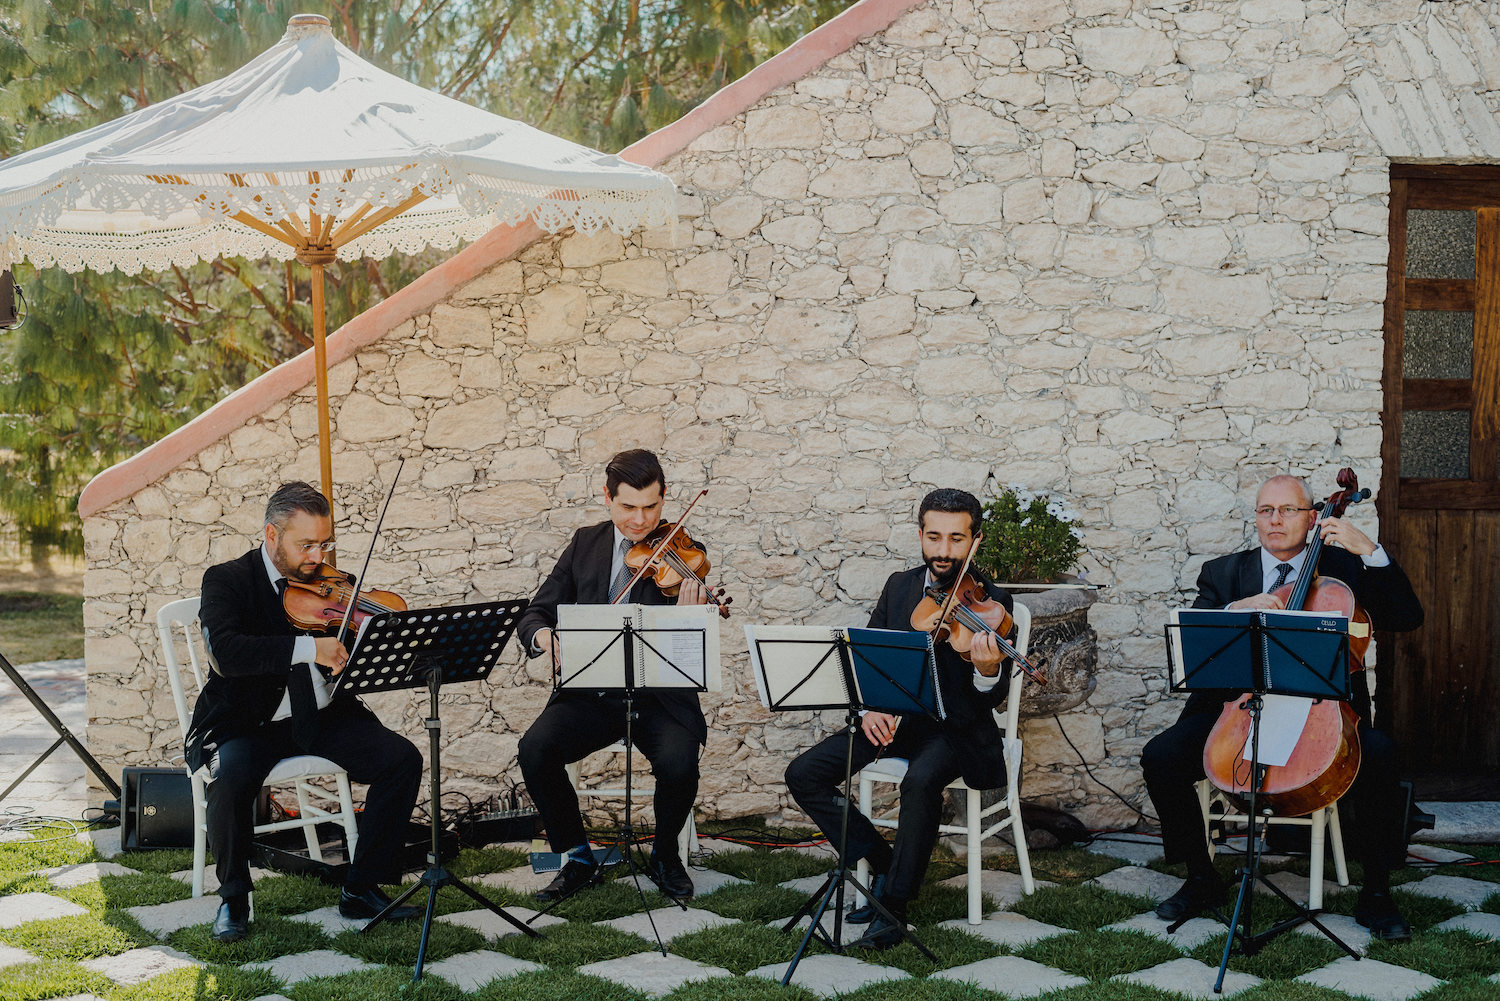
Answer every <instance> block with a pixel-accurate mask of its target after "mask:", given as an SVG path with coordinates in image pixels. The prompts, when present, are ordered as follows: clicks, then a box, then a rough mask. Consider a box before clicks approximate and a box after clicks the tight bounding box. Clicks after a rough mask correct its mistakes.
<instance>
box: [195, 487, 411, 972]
mask: <svg viewBox="0 0 1500 1001" xmlns="http://www.w3.org/2000/svg"><path fill="white" fill-rule="evenodd" d="M333 548H334V542H333V520H332V517H331V510H330V508H329V504H328V501H327V500H326V499H325V498H324V497H323V495H322V494H321V493H319V492H318V491H317V490H316V489H315V488H314V487H312V486H311V485H309V484H307V483H302V482H295V483H284V484H282V485H281V486H280V487H279V488H277V490H276V492H275V493H273V494H272V495H271V499H270V501H269V502H267V504H266V519H265V533H264V539H263V540H262V542H261V544H260V545H258V546H256V547H255V548H253V549H251V550H250V551H249V552H247V553H245V555H243V556H241V557H239V558H238V559H235V560H230V561H229V562H228V563H220V564H218V565H217V566H213V567H209V569H208V570H207V571H206V572H205V573H204V574H203V595H202V603H201V606H200V609H199V613H198V618H199V621H200V622H201V623H202V626H203V639H204V641H205V644H206V645H207V648H208V662H209V667H210V672H209V676H208V680H207V681H205V682H204V684H203V690H202V691H201V692H200V693H199V694H198V702H197V705H196V706H195V707H194V709H193V722H192V725H191V726H190V727H189V728H188V735H187V748H186V752H187V753H186V758H187V763H188V767H189V768H190V769H192V770H194V771H197V770H199V769H205V770H206V775H207V777H208V779H209V784H208V840H209V846H210V847H211V848H212V849H213V853H214V860H215V871H216V873H217V875H218V879H219V897H220V900H221V903H220V905H219V911H218V915H217V917H216V918H215V919H214V925H213V937H214V938H215V939H216V940H218V941H220V942H235V941H238V940H239V939H242V938H244V937H245V936H246V935H247V934H248V933H249V920H250V904H249V894H250V850H251V841H252V839H253V834H252V828H253V826H254V822H255V803H256V799H257V798H258V796H259V793H260V788H261V785H262V783H263V782H264V781H265V778H266V776H267V775H268V774H270V772H271V769H272V768H273V767H274V766H275V765H276V763H277V762H278V761H280V760H281V759H283V758H288V757H292V756H294V755H299V754H312V755H316V756H318V757H322V758H327V759H329V760H330V761H333V762H334V763H335V764H337V765H338V766H339V767H341V768H343V769H345V770H346V771H347V772H348V773H349V778H350V779H352V780H353V781H355V782H362V783H368V784H369V791H368V793H367V795H366V797H365V809H364V813H363V814H362V815H361V817H360V821H359V838H358V840H357V844H356V847H355V850H354V858H353V859H352V860H351V863H350V865H349V871H348V874H347V876H346V877H345V880H344V889H343V892H342V893H341V894H340V895H339V913H340V914H341V915H343V916H344V917H346V918H354V919H364V918H373V917H374V916H375V915H376V914H378V913H379V912H380V911H381V910H382V909H384V907H385V905H386V904H388V903H390V898H389V897H387V896H386V895H385V893H384V892H383V891H382V890H381V889H380V883H382V882H387V883H394V882H397V881H399V879H400V870H399V868H398V867H397V866H396V864H395V863H396V861H397V853H398V851H399V850H400V849H401V847H402V844H403V841H404V838H403V835H404V833H405V829H406V824H407V822H408V821H409V820H410V819H411V812H412V807H413V806H414V805H415V803H416V800H417V788H418V786H419V785H420V784H421V780H422V756H421V755H420V754H419V753H418V752H417V749H416V747H415V746H413V744H412V742H411V741H409V740H407V739H406V738H405V737H402V736H401V735H400V734H397V733H394V732H392V731H391V730H389V729H387V728H386V727H385V726H384V725H383V724H381V722H380V720H378V719H376V718H375V714H374V713H372V712H370V710H369V709H367V708H365V706H364V705H363V704H362V703H361V702H360V701H359V700H358V699H357V698H355V697H354V696H353V695H352V694H348V693H346V692H340V693H339V694H338V695H337V696H335V697H332V698H330V696H329V686H328V684H327V683H326V682H325V677H324V670H326V673H327V674H328V675H329V676H333V675H337V674H338V673H340V672H341V671H343V669H344V666H345V664H346V663H348V660H349V654H348V651H346V650H345V649H344V646H343V644H342V643H340V642H339V641H338V640H337V639H335V638H333V637H330V636H310V635H302V634H299V630H298V629H297V628H296V627H295V626H293V625H292V624H291V622H290V621H289V620H288V619H287V616H286V612H285V611H283V609H282V602H281V595H282V592H283V591H284V590H285V589H286V586H287V582H288V581H301V582H307V581H311V580H313V579H314V578H316V577H317V576H318V573H319V571H320V570H321V568H322V564H323V559H324V557H325V556H326V555H327V554H328V553H330V552H332V551H333ZM320 669H322V670H320ZM415 913H416V911H415V909H414V908H411V907H402V908H398V909H397V911H396V912H394V913H393V914H392V915H391V918H392V919H395V920H402V919H405V918H410V917H412V916H413V915H414V914H415Z"/></svg>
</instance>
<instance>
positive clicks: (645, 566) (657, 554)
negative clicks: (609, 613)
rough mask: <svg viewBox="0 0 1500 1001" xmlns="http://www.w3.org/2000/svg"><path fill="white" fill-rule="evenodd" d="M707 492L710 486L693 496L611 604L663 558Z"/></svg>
mask: <svg viewBox="0 0 1500 1001" xmlns="http://www.w3.org/2000/svg"><path fill="white" fill-rule="evenodd" d="M707 494H708V487H704V488H703V489H702V490H700V491H698V496H697V497H694V498H693V502H692V503H691V504H689V505H688V506H687V509H686V510H684V511H683V512H682V517H681V518H678V519H677V524H675V525H673V526H672V530H671V531H670V532H668V533H667V535H666V537H665V538H664V539H662V540H661V542H660V543H659V544H658V545H657V547H656V548H655V549H653V550H652V551H651V556H650V558H649V559H647V560H646V562H645V563H642V564H641V568H640V569H639V570H637V571H636V572H635V576H634V577H632V578H630V581H629V582H628V583H627V584H626V585H625V586H624V587H623V588H621V590H620V593H619V594H617V595H615V600H614V601H611V602H610V604H611V605H617V604H619V603H620V599H621V598H623V597H625V596H626V595H627V594H629V593H630V589H631V588H633V587H635V583H636V581H638V580H640V579H641V578H642V577H644V576H646V571H648V570H650V569H651V565H652V564H653V563H655V562H656V561H657V560H658V559H660V558H661V554H662V553H664V552H666V551H667V547H668V546H670V545H671V544H672V540H673V539H675V538H677V533H678V532H680V531H682V526H683V525H684V524H685V523H686V522H687V520H688V515H690V514H692V513H693V508H695V507H697V506H698V502H699V501H701V500H702V499H703V498H704V497H705V496H707ZM648 534H649V533H648Z"/></svg>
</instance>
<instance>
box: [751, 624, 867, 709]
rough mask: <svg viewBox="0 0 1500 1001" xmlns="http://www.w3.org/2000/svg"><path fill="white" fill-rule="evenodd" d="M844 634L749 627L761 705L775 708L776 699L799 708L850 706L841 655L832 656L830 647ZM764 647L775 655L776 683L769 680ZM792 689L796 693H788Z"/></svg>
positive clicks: (825, 628)
mask: <svg viewBox="0 0 1500 1001" xmlns="http://www.w3.org/2000/svg"><path fill="white" fill-rule="evenodd" d="M840 632H841V630H838V629H831V628H829V627H828V626H757V625H747V626H745V642H746V643H747V644H748V645H749V647H750V666H751V668H752V669H753V670H754V671H755V687H756V688H757V689H758V690H759V691H760V704H761V705H763V706H765V707H766V708H767V709H772V708H775V707H773V706H772V704H771V703H772V696H773V695H774V696H776V698H777V701H790V702H791V703H792V704H793V705H796V706H804V705H819V706H840V705H843V706H847V705H848V704H849V702H850V701H851V700H850V697H849V696H850V693H849V689H848V686H846V685H845V684H844V673H843V666H842V662H841V661H840V660H839V658H838V656H837V655H834V656H830V655H829V650H830V644H831V643H832V642H833V640H834V639H835V638H836V637H837V636H838V635H839V633H840ZM761 644H765V645H766V646H767V647H769V648H770V649H771V651H773V652H774V655H775V656H774V659H775V662H776V669H775V674H776V678H775V681H774V683H773V681H772V680H771V679H768V678H767V677H766V665H765V663H764V662H763V661H762V660H761V655H760V654H761ZM792 685H795V686H796V691H794V692H793V691H789V690H788V689H789V688H790V687H791V686H792Z"/></svg>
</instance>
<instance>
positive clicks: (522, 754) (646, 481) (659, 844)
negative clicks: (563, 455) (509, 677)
mask: <svg viewBox="0 0 1500 1001" xmlns="http://www.w3.org/2000/svg"><path fill="white" fill-rule="evenodd" d="M665 491H666V476H665V474H664V473H663V472H662V468H661V462H660V460H658V459H657V457H656V456H655V455H654V454H653V453H651V452H648V451H646V450H645V449H630V450H628V451H624V452H621V453H619V454H618V455H616V456H615V457H614V458H612V459H610V460H609V464H608V465H606V466H605V467H604V503H605V506H606V507H607V508H608V511H609V520H608V521H604V522H600V523H599V524H597V525H591V526H589V527H587V528H580V529H579V530H578V531H577V532H575V533H573V538H572V540H571V541H570V542H569V543H568V547H567V548H566V549H565V550H563V554H562V556H560V557H558V560H557V565H556V566H554V567H553V568H552V573H551V574H549V575H548V576H547V579H546V580H545V581H543V582H542V586H541V588H540V589H538V591H537V593H536V597H535V598H533V599H532V600H531V607H530V608H528V609H527V610H526V614H525V615H523V616H522V617H521V622H520V624H519V625H518V626H517V631H518V632H519V634H520V637H521V642H522V644H524V645H525V647H526V648H527V650H529V651H530V653H531V656H533V657H540V656H543V655H544V654H546V655H549V656H551V658H552V663H553V664H560V663H561V656H560V650H559V645H558V641H557V634H556V633H555V632H554V628H555V627H556V625H557V606H559V605H569V604H604V603H606V602H609V601H613V600H614V599H615V598H616V597H618V596H619V595H620V592H621V591H622V590H623V588H624V587H625V586H626V585H627V584H629V583H630V580H631V578H632V576H634V572H633V571H632V570H631V568H630V567H629V566H627V565H626V561H625V555H626V553H628V552H629V551H630V549H631V547H632V546H634V545H635V544H636V543H639V542H640V541H641V540H643V539H645V538H646V536H648V535H650V534H651V532H652V531H653V530H655V529H656V527H657V526H658V525H660V524H661V520H662V518H661V513H662V504H663V500H664V496H665ZM619 600H620V601H621V602H631V603H634V604H641V605H668V604H672V603H674V602H675V603H676V604H679V605H702V604H704V603H705V602H706V601H707V600H708V598H707V592H706V591H705V589H704V586H703V583H702V582H701V581H700V580H698V579H697V578H696V577H692V576H689V577H687V578H685V579H684V581H683V583H682V585H681V588H680V589H679V591H678V593H677V596H676V597H675V598H674V597H670V596H668V595H666V594H664V593H662V590H661V588H659V587H658V586H657V584H656V581H655V580H654V579H653V578H652V576H651V575H650V574H644V575H642V576H641V579H640V580H639V581H637V582H636V583H635V584H634V586H632V587H631V588H630V593H629V594H628V595H625V596H623V597H620V598H619ZM634 707H635V711H636V715H637V719H636V721H635V724H634V726H633V727H632V729H631V736H632V738H633V741H634V743H635V745H636V746H637V747H639V748H640V749H641V751H642V753H644V754H645V755H646V758H647V760H649V761H650V762H651V771H652V774H653V775H654V776H655V777H656V796H655V801H654V802H655V807H656V837H655V841H654V844H653V849H652V853H651V860H650V863H649V866H648V869H647V871H648V872H649V874H650V875H651V877H652V879H654V880H655V881H656V883H657V885H658V886H660V887H661V889H662V892H663V893H665V894H666V895H667V896H669V897H673V898H674V899H680V900H685V899H688V898H691V897H692V895H693V881H692V880H691V879H690V878H689V877H688V873H687V869H686V868H685V867H684V866H683V864H682V859H681V858H680V857H679V856H678V854H677V837H678V834H679V833H680V832H681V831H682V827H683V825H684V824H686V823H687V819H688V814H689V813H690V812H691V811H692V809H693V801H694V800H695V799H696V798H697V795H698V749H699V747H700V746H701V745H703V744H704V743H706V742H707V740H708V726H707V725H706V724H705V723H704V721H703V711H702V709H700V708H699V705H698V693H697V692H693V691H649V692H639V693H637V694H636V696H635V700H634ZM624 736H625V697H624V695H623V694H620V693H605V692H587V691H576V690H563V689H560V690H558V691H555V692H553V694H552V698H551V699H550V700H549V701H548V703H547V707H546V708H545V709H543V710H542V714H541V715H540V716H538V717H537V719H536V722H534V723H532V724H531V727H530V728H529V729H528V730H527V731H526V734H525V736H523V737H522V738H521V743H520V747H519V749H518V752H517V754H518V757H519V759H520V764H521V775H522V777H523V778H524V779H525V781H526V789H527V791H528V792H530V793H531V800H532V802H533V803H535V804H536V808H537V812H538V813H540V814H541V817H542V825H543V826H544V827H545V828H546V831H547V838H548V840H549V841H550V842H551V845H552V850H553V851H554V852H557V853H559V854H561V855H564V856H566V861H565V862H564V864H563V867H562V870H561V871H560V872H559V873H558V875H557V878H556V879H554V880H553V881H552V882H551V883H549V884H548V885H547V886H546V887H545V888H543V889H542V890H541V891H540V892H539V893H537V895H536V897H537V900H538V901H540V902H542V903H551V902H553V901H555V900H559V899H561V898H562V897H565V896H567V895H568V894H570V893H572V892H574V891H575V890H577V889H578V888H579V887H582V886H584V885H585V884H587V883H588V881H589V880H590V879H592V878H593V876H594V865H595V863H594V855H593V851H592V849H590V847H589V843H588V835H587V834H585V832H584V828H583V817H582V815H581V814H580V813H579V810H578V794H577V793H576V792H574V790H573V786H572V783H570V782H569V781H568V774H567V765H569V764H571V763H572V762H574V761H578V760H580V759H582V758H584V757H586V756H587V755H589V754H591V753H593V752H594V751H597V750H599V749H600V748H603V747H608V746H609V745H610V744H613V743H614V742H615V741H617V740H620V739H621V738H623V737H624Z"/></svg>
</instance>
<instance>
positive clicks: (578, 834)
mask: <svg viewBox="0 0 1500 1001" xmlns="http://www.w3.org/2000/svg"><path fill="white" fill-rule="evenodd" d="M634 705H635V711H636V715H637V719H636V720H635V723H634V725H633V726H632V727H631V731H630V739H631V741H632V742H633V743H634V745H635V746H636V747H638V748H640V749H641V753H642V754H644V755H646V760H648V761H650V762H651V774H652V776H653V777H654V779H655V782H656V795H655V798H654V799H653V804H654V805H655V807H656V841H655V848H656V850H657V851H660V852H663V853H664V856H663V857H666V856H671V855H675V854H677V835H678V834H679V833H681V831H682V825H683V824H685V823H687V819H688V814H690V813H691V812H692V810H693V802H694V801H695V800H696V799H697V798H698V738H697V737H695V736H694V735H693V734H692V733H690V732H689V731H688V729H687V728H686V727H684V726H683V725H682V724H681V723H679V722H677V721H676V720H675V719H673V718H672V716H671V715H670V714H669V713H668V712H667V711H666V710H665V709H663V708H662V707H661V703H660V702H658V701H657V700H656V698H655V696H653V695H650V694H643V695H637V696H636V698H635V703H634ZM624 736H625V697H624V696H623V695H613V694H611V695H591V694H583V693H576V694H569V695H563V696H560V697H558V698H555V699H553V700H552V701H551V702H550V703H548V705H547V708H545V709H543V710H542V714H541V715H540V716H538V717H537V718H536V722H535V723H532V724H531V727H530V728H529V729H527V731H526V734H525V735H524V736H523V737H522V738H521V743H520V746H519V748H518V750H517V757H518V758H519V759H520V764H521V777H522V778H523V779H525V781H526V790H527V792H529V793H531V801H532V803H534V804H535V805H536V809H537V812H538V813H540V814H541V815H542V826H543V827H545V828H546V830H547V840H548V841H549V842H550V843H551V845H552V850H553V851H555V852H566V851H568V850H569V849H572V848H576V847H577V846H579V845H581V844H585V843H587V841H588V835H587V834H586V833H585V832H584V829H583V815H582V814H580V813H579V812H578V794H577V793H576V792H574V791H573V785H572V783H570V782H569V781H568V772H567V766H568V765H570V764H572V763H573V762H575V761H579V760H582V759H583V758H585V757H587V756H588V755H590V754H592V753H593V752H595V751H597V750H599V749H600V748H604V747H608V746H609V745H610V744H613V743H614V742H615V741H617V740H620V739H622V738H623V737H624Z"/></svg>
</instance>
